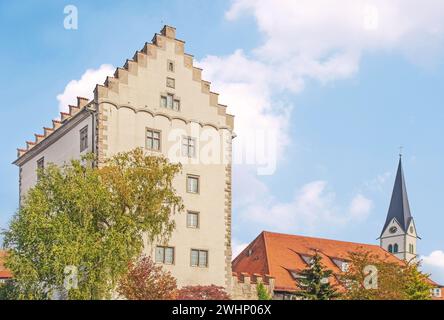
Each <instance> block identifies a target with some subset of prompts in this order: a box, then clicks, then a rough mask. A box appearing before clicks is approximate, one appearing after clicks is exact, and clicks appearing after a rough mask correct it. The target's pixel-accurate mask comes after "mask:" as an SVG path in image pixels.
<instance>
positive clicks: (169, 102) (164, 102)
mask: <svg viewBox="0 0 444 320" xmlns="http://www.w3.org/2000/svg"><path fill="white" fill-rule="evenodd" d="M173 80H174V79H173ZM160 106H161V107H162V108H167V109H171V110H174V111H179V110H180V100H178V99H174V95H173V94H167V95H166V96H160Z"/></svg>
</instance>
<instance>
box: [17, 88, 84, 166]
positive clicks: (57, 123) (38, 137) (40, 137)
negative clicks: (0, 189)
mask: <svg viewBox="0 0 444 320" xmlns="http://www.w3.org/2000/svg"><path fill="white" fill-rule="evenodd" d="M88 103H89V99H88V98H83V97H77V105H76V106H72V105H70V106H68V107H69V112H60V119H58V120H52V127H43V134H37V133H36V134H34V137H35V138H34V141H26V148H18V149H17V158H20V157H22V156H23V155H25V154H26V153H27V152H28V151H29V150H31V149H32V148H34V147H35V146H36V145H37V144H39V143H41V142H42V141H44V140H45V139H46V138H47V137H49V136H50V135H51V134H53V133H54V132H55V131H56V130H57V129H59V128H60V127H61V126H62V125H63V124H65V123H66V122H67V121H69V119H71V118H72V117H74V116H75V115H76V114H77V113H79V112H80V110H82V109H83V108H85V106H86V105H88Z"/></svg>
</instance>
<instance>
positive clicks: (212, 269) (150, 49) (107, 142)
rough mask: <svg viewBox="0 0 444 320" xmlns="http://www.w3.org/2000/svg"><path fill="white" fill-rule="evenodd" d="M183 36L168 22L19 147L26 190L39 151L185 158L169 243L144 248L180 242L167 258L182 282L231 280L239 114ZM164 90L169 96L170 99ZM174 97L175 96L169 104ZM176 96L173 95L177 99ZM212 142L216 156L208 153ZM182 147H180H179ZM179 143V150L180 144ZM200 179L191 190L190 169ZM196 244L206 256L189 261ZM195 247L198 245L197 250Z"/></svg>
mask: <svg viewBox="0 0 444 320" xmlns="http://www.w3.org/2000/svg"><path fill="white" fill-rule="evenodd" d="M184 50H185V43H184V42H183V41H182V40H178V39H176V30H175V28H173V27H169V26H165V27H164V28H163V29H162V30H161V32H160V33H156V34H155V35H154V38H153V40H152V42H151V43H145V45H144V46H143V48H142V49H141V50H140V51H136V53H135V54H134V56H133V58H132V59H129V60H126V62H125V63H124V66H123V67H122V68H117V69H116V71H115V74H114V76H113V77H107V79H106V80H105V79H104V80H105V82H104V84H103V85H100V84H98V85H97V86H96V87H95V89H94V98H93V100H91V101H88V99H85V98H78V101H77V105H76V106H70V107H69V113H68V112H66V113H65V112H62V113H61V117H60V120H57V121H54V122H53V127H52V128H50V129H48V128H46V129H45V130H44V134H43V135H36V137H35V141H33V142H28V143H27V148H26V149H19V150H18V159H17V160H16V161H15V163H16V164H17V165H18V166H19V168H20V172H21V174H20V181H21V183H20V193H21V196H24V195H25V194H26V192H27V190H29V188H31V187H32V186H33V185H34V184H35V183H36V181H37V177H36V168H37V162H38V161H39V159H44V162H45V163H49V162H51V163H55V164H57V165H62V164H63V163H66V162H68V161H69V160H70V159H78V158H79V157H81V156H82V154H84V153H87V152H94V153H95V154H96V155H97V159H98V163H97V165H98V166H102V165H103V164H104V161H105V159H107V158H109V157H112V156H113V155H115V154H117V153H119V152H124V151H129V150H132V149H135V148H137V147H142V148H145V150H146V153H147V154H152V155H163V156H165V157H167V158H169V159H170V161H172V162H180V163H181V164H182V172H181V173H180V174H179V175H178V176H177V177H176V178H175V180H174V182H173V186H174V188H175V189H176V191H177V192H178V194H179V195H180V196H181V197H182V199H183V201H184V204H185V209H186V210H185V212H184V213H182V214H179V215H175V216H174V221H175V223H176V230H175V231H174V232H173V234H172V236H171V238H170V240H169V242H168V243H148V241H146V245H145V252H144V253H145V254H147V255H150V256H155V252H156V247H157V246H167V247H170V248H174V257H173V262H172V263H168V264H164V265H163V267H164V269H166V270H168V271H171V273H172V274H173V275H174V276H175V277H176V279H177V281H178V285H179V286H183V285H210V284H214V285H218V286H223V287H225V288H226V289H227V290H228V291H230V288H231V148H232V139H233V137H234V133H233V125H234V117H233V116H232V115H229V114H227V113H226V106H224V105H221V104H219V102H218V96H219V95H218V94H217V93H215V92H212V91H211V86H210V83H209V82H208V81H205V80H202V78H201V75H202V70H201V69H199V68H197V67H195V66H193V56H192V55H189V54H186V53H185V51H184ZM164 97H165V99H164ZM167 98H168V99H171V100H170V101H169V102H171V107H170V105H169V102H167V101H168V100H167ZM172 99H174V103H173V100H172ZM85 128H87V129H88V141H89V143H88V148H87V149H85V150H82V151H81V150H80V149H81V148H79V141H80V135H81V134H80V131H81V130H84V129H85ZM150 130H155V131H156V132H158V133H159V135H160V140H159V143H160V148H159V149H158V150H153V149H152V148H151V149H150V148H149V147H147V131H150ZM184 138H190V139H192V140H193V141H195V148H194V152H195V154H194V155H192V156H189V155H188V156H186V157H184V156H183V153H182V151H181V149H180V148H183V141H184ZM214 141H216V142H217V143H215V144H214V143H213V146H214V145H216V146H217V147H216V148H213V149H212V151H210V152H209V154H211V156H212V155H214V154H216V155H217V156H218V157H214V158H211V156H208V155H206V154H205V157H204V156H202V154H203V153H204V152H205V151H207V150H208V148H207V147H208V145H210V142H214ZM176 147H179V150H178V152H175V151H174V150H176V149H175V148H176ZM176 151H177V150H176ZM189 175H192V176H194V177H198V179H199V183H198V184H199V191H198V192H197V193H190V192H188V191H189V190H187V181H188V176H189ZM187 210H189V211H192V212H197V213H198V214H199V223H198V227H194V228H190V227H189V226H188V224H187ZM192 249H193V250H200V251H203V252H207V255H206V259H207V264H206V266H205V265H201V266H192V265H191V255H192ZM193 252H195V251H193Z"/></svg>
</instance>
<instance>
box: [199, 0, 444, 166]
mask: <svg viewBox="0 0 444 320" xmlns="http://www.w3.org/2000/svg"><path fill="white" fill-rule="evenodd" d="M244 15H251V16H253V17H254V18H255V21H256V24H257V28H258V30H259V32H260V34H261V35H262V37H263V42H262V44H261V45H259V46H258V47H257V48H255V49H253V50H251V51H250V52H245V51H243V50H241V49H238V50H236V51H235V52H233V53H232V54H231V55H227V56H223V57H217V56H208V57H206V58H204V59H202V61H200V66H201V67H202V68H203V70H204V71H203V73H204V77H205V78H207V79H211V81H212V85H213V88H214V90H216V91H219V92H221V93H222V94H221V96H220V99H221V102H222V103H225V104H227V105H228V107H229V109H228V111H229V112H231V113H233V114H235V116H236V127H235V130H236V132H237V134H238V139H237V141H235V142H234V148H235V155H236V154H239V153H241V152H244V150H243V149H245V148H246V147H245V146H246V145H249V144H250V143H248V142H246V140H248V139H249V137H248V136H249V135H251V133H252V132H255V131H257V130H263V129H267V130H268V132H269V133H270V134H269V135H270V136H274V137H276V138H275V140H276V145H275V146H274V147H275V156H276V158H277V160H279V159H282V158H283V157H284V156H285V148H286V147H287V146H288V145H289V142H290V141H291V139H290V138H289V132H288V129H289V119H290V116H291V110H292V108H293V106H292V105H291V104H288V103H287V102H285V100H284V98H283V96H282V95H280V94H281V93H282V92H290V93H292V94H297V93H299V92H301V91H302V90H303V89H304V86H305V83H306V81H307V80H308V79H314V80H316V81H318V82H319V83H321V84H326V83H329V82H332V81H335V80H339V79H346V78H349V77H352V76H354V75H355V74H356V73H357V72H358V71H359V65H360V61H361V57H362V56H363V55H364V54H365V53H373V52H388V53H391V52H398V53H402V54H404V55H406V56H408V57H410V58H411V59H412V60H413V59H414V60H415V61H416V62H420V63H424V62H429V61H431V59H430V58H431V57H433V55H434V54H436V52H440V51H441V49H442V47H443V43H444V2H443V1H441V0H429V1H426V2H423V3H421V5H418V2H417V1H414V0H391V1H386V0H374V1H369V0H339V1H336V2H335V4H334V5H331V1H330V0H234V1H233V2H232V5H231V7H230V8H229V10H228V11H227V12H226V13H225V17H226V19H227V20H228V21H234V20H236V19H240V18H241V17H242V16H244Z"/></svg>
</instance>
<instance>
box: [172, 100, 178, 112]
mask: <svg viewBox="0 0 444 320" xmlns="http://www.w3.org/2000/svg"><path fill="white" fill-rule="evenodd" d="M173 110H174V111H180V101H179V100H174V102H173Z"/></svg>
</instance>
